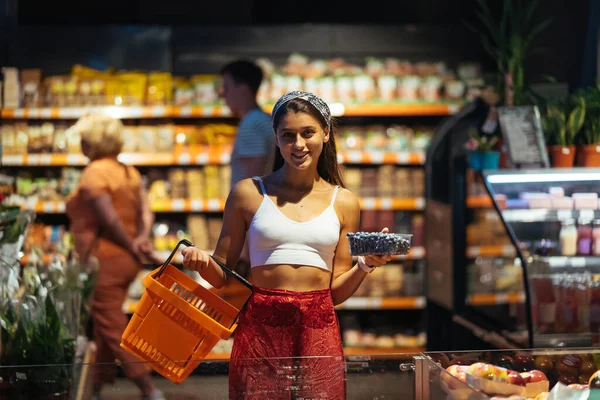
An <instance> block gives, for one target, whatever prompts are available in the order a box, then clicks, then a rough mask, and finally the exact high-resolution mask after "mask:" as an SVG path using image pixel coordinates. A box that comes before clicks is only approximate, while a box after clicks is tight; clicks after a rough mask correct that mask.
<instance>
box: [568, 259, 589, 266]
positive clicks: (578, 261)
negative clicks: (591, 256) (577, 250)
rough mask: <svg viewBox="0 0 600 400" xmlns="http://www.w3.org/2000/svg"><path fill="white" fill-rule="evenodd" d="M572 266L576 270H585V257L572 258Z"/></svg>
mask: <svg viewBox="0 0 600 400" xmlns="http://www.w3.org/2000/svg"><path fill="white" fill-rule="evenodd" d="M570 261H571V266H572V267H574V268H584V267H585V264H586V263H585V257H572V258H571V260H570Z"/></svg>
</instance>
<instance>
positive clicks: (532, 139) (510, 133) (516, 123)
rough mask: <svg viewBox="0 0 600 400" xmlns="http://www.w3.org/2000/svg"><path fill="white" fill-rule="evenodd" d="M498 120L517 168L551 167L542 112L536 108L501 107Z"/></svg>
mask: <svg viewBox="0 0 600 400" xmlns="http://www.w3.org/2000/svg"><path fill="white" fill-rule="evenodd" d="M498 119H499V122H500V129H501V130H502V136H503V137H504V142H505V144H506V145H507V147H508V155H509V157H510V161H511V163H512V164H514V166H515V167H517V168H523V167H525V168H527V167H530V168H549V167H550V162H549V161H548V153H547V152H546V141H545V140H544V133H543V131H542V122H541V119H540V111H539V110H538V108H537V107H536V106H518V107H499V108H498Z"/></svg>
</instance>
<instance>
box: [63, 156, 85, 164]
mask: <svg viewBox="0 0 600 400" xmlns="http://www.w3.org/2000/svg"><path fill="white" fill-rule="evenodd" d="M82 162H83V160H82V157H81V156H80V155H79V154H67V165H80V164H81V163H82Z"/></svg>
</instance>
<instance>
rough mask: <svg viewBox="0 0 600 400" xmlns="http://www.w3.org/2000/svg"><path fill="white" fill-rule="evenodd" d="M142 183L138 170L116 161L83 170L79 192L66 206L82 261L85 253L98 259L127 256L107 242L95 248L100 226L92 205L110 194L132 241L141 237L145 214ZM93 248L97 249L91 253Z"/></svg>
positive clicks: (110, 160)
mask: <svg viewBox="0 0 600 400" xmlns="http://www.w3.org/2000/svg"><path fill="white" fill-rule="evenodd" d="M141 179H142V178H141V175H140V173H139V171H138V170H137V169H136V168H135V167H132V166H127V165H124V164H121V163H120V162H118V161H117V160H116V159H115V158H103V159H100V160H96V161H92V162H91V163H90V164H89V165H88V166H87V167H86V168H85V169H84V170H83V172H82V174H81V178H80V181H79V184H78V186H77V188H76V189H75V190H74V191H73V192H72V193H71V194H70V195H69V197H68V199H67V203H66V211H67V215H68V217H69V219H70V221H71V232H72V233H73V236H74V239H75V250H76V251H77V253H78V254H79V255H80V256H81V257H84V256H85V253H86V252H89V254H93V255H95V256H96V257H97V258H98V259H100V258H103V257H114V256H119V255H121V254H123V253H124V252H126V250H125V249H123V248H121V247H120V246H118V245H116V244H114V243H112V242H110V241H108V240H106V239H100V240H98V242H97V243H96V244H94V241H95V239H96V236H97V235H98V230H99V223H98V220H97V218H96V216H95V215H94V213H93V212H92V211H91V208H90V205H89V202H90V200H92V199H93V198H95V197H97V196H99V195H101V194H104V193H108V194H109V195H110V197H111V199H112V203H113V206H114V208H115V210H116V212H117V215H118V216H119V218H120V219H121V222H122V223H123V225H124V226H125V230H126V231H127V233H129V234H130V235H131V237H132V238H133V237H135V236H136V235H137V233H138V232H137V231H138V222H139V221H140V218H141V212H142V210H141V199H140V185H141ZM90 246H94V248H93V249H90Z"/></svg>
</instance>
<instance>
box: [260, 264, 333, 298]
mask: <svg viewBox="0 0 600 400" xmlns="http://www.w3.org/2000/svg"><path fill="white" fill-rule="evenodd" d="M251 274H252V284H253V285H255V286H257V287H261V288H265V289H283V290H292V291H295V292H309V291H311V290H320V289H327V288H329V284H330V281H331V272H329V271H327V270H324V269H322V268H317V267H311V266H305V265H303V266H301V265H265V266H260V267H254V268H252V272H251Z"/></svg>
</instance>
